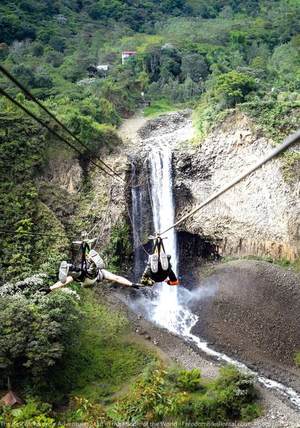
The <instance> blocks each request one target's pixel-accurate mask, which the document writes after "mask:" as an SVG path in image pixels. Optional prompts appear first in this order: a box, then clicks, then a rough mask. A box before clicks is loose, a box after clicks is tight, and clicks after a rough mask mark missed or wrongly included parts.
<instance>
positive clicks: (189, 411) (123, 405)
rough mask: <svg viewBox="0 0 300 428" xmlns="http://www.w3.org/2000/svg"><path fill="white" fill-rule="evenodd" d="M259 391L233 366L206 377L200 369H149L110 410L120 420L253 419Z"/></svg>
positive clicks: (200, 420)
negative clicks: (211, 377) (204, 378)
mask: <svg viewBox="0 0 300 428" xmlns="http://www.w3.org/2000/svg"><path fill="white" fill-rule="evenodd" d="M255 400H256V392H255V389H254V387H253V381H252V379H251V378H250V377H249V376H246V375H242V374H240V373H239V372H238V371H237V370H236V369H235V368H234V367H230V366H228V367H226V368H223V369H221V374H220V376H219V377H218V378H217V379H215V380H213V381H207V380H203V379H202V378H201V375H200V371H199V370H196V369H194V370H192V371H186V370H164V369H163V368H156V369H155V370H153V369H151V370H149V369H148V370H147V371H146V372H145V373H144V374H143V376H142V377H141V378H140V379H139V380H138V382H137V383H136V384H135V385H134V387H133V389H132V391H130V393H129V394H128V395H127V396H126V397H125V398H124V399H122V400H121V401H119V402H118V403H117V404H116V405H115V406H113V407H112V408H111V410H110V411H109V415H110V416H111V417H112V419H113V420H114V421H116V422H118V423H122V422H123V423H124V422H127V423H131V424H133V423H136V424H138V423H139V422H144V421H148V422H160V421H164V420H168V421H176V422H177V423H178V424H179V426H181V425H180V424H182V425H183V426H184V423H185V422H189V423H191V422H198V423H199V422H226V421H230V420H232V421H233V420H237V419H242V420H244V421H250V420H252V419H254V418H255V417H257V416H259V414H260V409H259V407H258V406H257V405H256V404H255Z"/></svg>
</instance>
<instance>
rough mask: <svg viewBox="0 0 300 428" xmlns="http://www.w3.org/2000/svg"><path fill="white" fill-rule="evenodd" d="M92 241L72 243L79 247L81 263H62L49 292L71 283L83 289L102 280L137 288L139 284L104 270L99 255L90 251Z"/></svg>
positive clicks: (85, 240) (84, 240)
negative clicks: (56, 280) (79, 284)
mask: <svg viewBox="0 0 300 428" xmlns="http://www.w3.org/2000/svg"><path fill="white" fill-rule="evenodd" d="M94 241H95V240H94V239H83V240H82V241H75V242H74V244H78V245H80V252H81V261H80V263H68V262H67V261H62V262H61V264H60V268H59V274H58V278H59V281H58V282H57V283H55V284H54V285H52V286H51V287H50V290H51V291H53V290H56V289H57V288H62V287H65V286H66V285H68V284H70V283H71V282H73V281H77V282H80V283H81V284H82V285H83V287H90V286H92V285H94V284H96V283H97V282H102V281H103V280H104V279H105V280H108V281H112V282H115V283H118V284H120V285H124V286H126V287H132V288H139V286H140V285H141V284H135V283H133V282H131V281H129V280H128V279H126V278H123V277H122V276H119V275H115V274H113V273H111V272H109V271H108V270H106V269H104V268H105V264H104V261H103V260H102V258H101V256H100V254H99V253H98V252H97V251H95V250H93V249H91V244H92V243H93V242H94Z"/></svg>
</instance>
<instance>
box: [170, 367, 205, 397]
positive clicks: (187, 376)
mask: <svg viewBox="0 0 300 428" xmlns="http://www.w3.org/2000/svg"><path fill="white" fill-rule="evenodd" d="M176 384H177V385H178V387H179V388H180V389H183V390H184V391H189V392H193V391H197V390H198V389H200V388H201V372H200V370H198V369H193V370H181V371H179V373H178V377H177V382H176Z"/></svg>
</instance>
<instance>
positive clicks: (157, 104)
mask: <svg viewBox="0 0 300 428" xmlns="http://www.w3.org/2000/svg"><path fill="white" fill-rule="evenodd" d="M174 110H178V106H177V105H176V106H175V105H172V104H171V103H170V102H169V101H167V100H164V99H162V100H157V101H154V102H153V103H152V104H151V105H149V106H148V107H145V109H144V116H146V117H151V116H154V117H155V116H159V115H160V114H162V113H169V112H171V111H174Z"/></svg>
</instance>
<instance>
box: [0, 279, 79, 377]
mask: <svg viewBox="0 0 300 428" xmlns="http://www.w3.org/2000/svg"><path fill="white" fill-rule="evenodd" d="M44 288H45V285H44V278H43V277H41V276H36V277H32V278H28V279H27V280H26V281H23V282H19V283H17V284H6V285H4V286H2V287H1V288H0V291H1V295H0V309H1V310H0V373H1V379H2V382H6V379H5V376H10V377H11V380H12V381H13V382H14V381H17V380H18V379H23V381H24V382H27V383H28V384H29V385H33V384H34V383H35V382H39V383H42V380H43V376H45V374H46V373H47V371H48V369H49V367H51V366H53V365H55V364H56V363H57V361H59V360H60V359H61V358H62V356H63V355H64V353H65V350H66V348H67V347H68V346H70V344H72V343H73V342H74V340H76V337H77V329H78V327H79V317H80V311H79V308H78V303H77V299H76V297H77V296H76V294H75V293H74V294H72V293H65V292H61V293H53V294H50V295H47V296H45V295H44V292H43V289H44ZM46 288H47V287H46Z"/></svg>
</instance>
